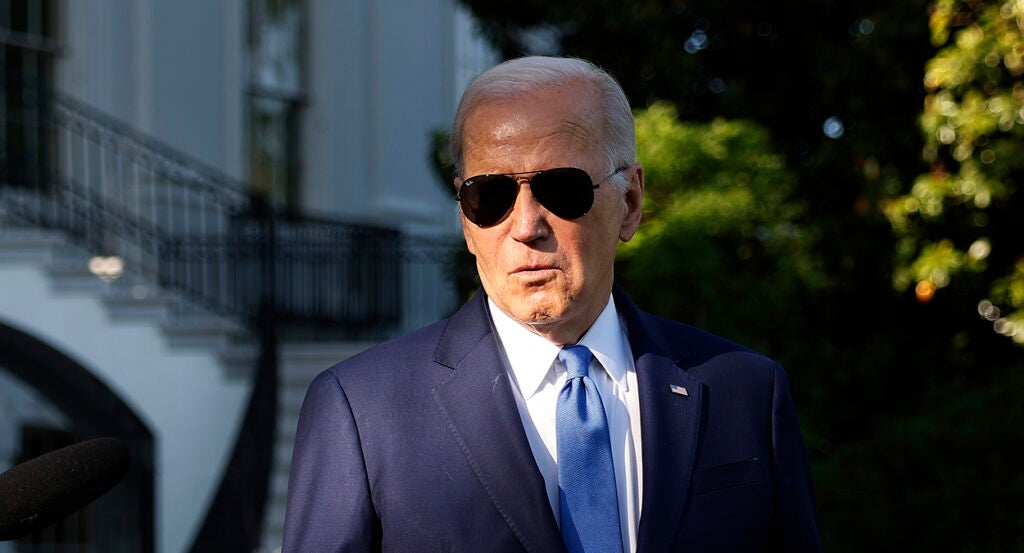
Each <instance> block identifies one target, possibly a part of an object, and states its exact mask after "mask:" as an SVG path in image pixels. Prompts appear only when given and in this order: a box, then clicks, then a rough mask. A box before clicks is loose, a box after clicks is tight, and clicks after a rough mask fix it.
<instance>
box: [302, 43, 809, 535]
mask: <svg viewBox="0 0 1024 553" xmlns="http://www.w3.org/2000/svg"><path fill="white" fill-rule="evenodd" d="M452 152H453V155H454V158H455V160H456V172H457V175H458V176H457V177H456V179H455V186H456V188H457V189H458V191H459V192H458V193H459V202H460V207H461V213H462V228H463V233H464V235H465V239H466V244H467V246H468V248H469V251H470V252H471V253H473V254H474V255H475V256H476V263H477V271H478V273H479V275H480V281H481V283H482V290H481V291H479V292H478V293H477V294H476V296H475V297H474V298H473V299H472V300H470V302H469V303H467V304H466V305H465V306H463V307H462V309H461V310H459V311H458V312H457V313H456V314H455V315H453V316H452V317H451V318H450V319H448V320H445V321H441V322H439V323H436V324H434V325H433V326H430V327H428V328H426V329H423V330H420V331H418V332H415V333H413V334H410V335H407V336H404V337H401V338H398V339H397V340H394V341H391V342H388V343H385V344H382V345H380V346H377V347H375V348H372V349H370V350H368V351H366V352H364V353H362V354H360V355H358V356H356V357H353V358H351V359H349V360H346V361H344V362H342V363H339V364H338V365H335V366H334V367H331V368H330V369H328V370H327V371H325V372H324V373H322V374H320V375H319V376H318V377H317V378H316V380H315V381H314V382H313V383H312V384H311V386H310V389H309V392H308V394H307V396H306V399H305V402H304V404H303V407H302V413H301V416H300V420H299V429H298V434H297V436H296V444H295V451H294V454H293V459H292V472H291V481H290V484H289V500H288V511H287V515H286V521H285V543H284V550H285V552H291V553H299V552H313V551H382V550H383V551H398V552H421V551H469V552H488V551H495V552H499V551H500V552H506V551H507V552H512V551H516V552H520V551H534V552H548V551H600V552H602V553H605V552H609V551H622V552H654V551H686V552H707V551H728V552H743V551H819V550H820V549H821V545H820V541H819V538H818V533H817V528H816V522H815V518H814V513H813V500H812V495H811V486H810V478H809V471H808V464H807V459H806V453H805V451H804V445H803V441H802V438H801V436H800V432H799V428H798V425H797V421H796V418H795V415H794V412H793V406H792V402H791V400H790V396H789V391H788V387H787V383H786V377H785V374H784V372H783V370H782V369H781V368H780V367H779V366H778V365H777V364H775V363H774V362H772V361H771V360H769V359H767V358H765V357H762V356H760V355H758V354H756V353H754V352H752V351H750V350H747V349H745V348H743V347H740V346H737V345H735V344H732V343H730V342H727V341H725V340H722V339H720V338H717V337H715V336H712V335H710V334H707V333H704V332H702V331H699V330H696V329H694V328H691V327H688V326H685V325H682V324H679V323H675V322H671V321H668V320H665V319H661V318H658V317H655V316H652V315H649V314H647V313H644V312H642V311H639V310H638V309H637V308H636V307H635V306H634V305H633V304H632V302H631V301H630V300H629V298H628V297H627V296H626V295H625V293H624V292H623V291H622V290H620V289H618V288H616V287H615V286H614V274H613V265H614V258H615V250H616V246H617V242H618V241H619V240H622V241H627V240H629V239H630V238H632V236H633V234H634V232H635V231H636V229H637V227H638V226H639V224H640V216H641V205H642V200H643V192H644V178H643V169H642V168H641V166H640V165H639V164H638V163H636V160H635V156H636V147H635V134H634V129H633V119H632V115H631V113H630V109H629V105H628V103H627V101H626V98H625V96H624V94H623V93H622V90H621V88H620V87H619V85H618V83H616V82H615V80H614V79H613V78H611V77H610V76H609V75H608V74H606V73H605V72H603V71H601V70H600V69H598V68H597V67H595V66H593V65H592V64H590V63H588V62H585V61H582V60H575V59H564V58H541V57H530V58H520V59H517V60H513V61H509V62H506V63H504V64H501V65H499V66H497V67H495V68H492V69H490V70H488V71H487V72H485V73H483V74H482V75H480V76H479V77H477V79H476V80H475V81H474V82H473V83H472V84H471V85H470V87H469V88H468V89H467V91H466V93H465V94H464V96H463V99H462V102H461V103H460V105H459V108H458V112H457V115H456V119H455V124H454V128H453V132H452ZM579 346H582V347H579Z"/></svg>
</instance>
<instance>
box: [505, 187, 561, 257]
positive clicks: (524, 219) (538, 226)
mask: <svg viewBox="0 0 1024 553" xmlns="http://www.w3.org/2000/svg"><path fill="white" fill-rule="evenodd" d="M547 217H548V211H547V210H546V209H544V206H542V205H540V203H539V202H538V201H537V198H535V197H534V196H533V191H532V190H530V186H529V184H527V183H526V181H525V179H524V180H521V181H519V195H518V196H517V197H516V203H515V205H514V206H512V213H510V214H509V219H510V221H509V223H510V224H511V225H512V227H511V233H512V238H514V239H515V240H516V241H518V242H524V243H529V242H534V241H536V240H540V239H542V238H545V237H547V236H548V234H549V233H550V231H551V227H550V226H548V220H547Z"/></svg>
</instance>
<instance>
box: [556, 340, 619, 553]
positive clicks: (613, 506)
mask: <svg viewBox="0 0 1024 553" xmlns="http://www.w3.org/2000/svg"><path fill="white" fill-rule="evenodd" d="M558 359H560V360H561V361H562V363H563V364H564V365H565V369H566V380H565V387H564V388H562V391H561V392H560V393H559V394H558V405H557V407H556V415H555V427H556V435H557V440H558V502H559V508H560V510H561V518H562V539H563V540H564V541H565V545H566V547H568V549H569V553H609V552H617V553H621V552H622V535H621V534H620V533H619V502H618V496H617V495H616V492H615V470H614V469H613V468H612V448H611V444H610V441H609V437H608V419H607V418H606V417H605V415H604V406H603V405H601V396H600V395H598V393H597V386H595V385H594V381H593V380H591V379H590V377H589V376H588V369H589V367H590V350H589V349H587V348H586V347H585V346H568V347H565V348H562V351H561V352H559V354H558Z"/></svg>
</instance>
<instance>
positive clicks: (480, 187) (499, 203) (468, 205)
mask: <svg viewBox="0 0 1024 553" xmlns="http://www.w3.org/2000/svg"><path fill="white" fill-rule="evenodd" d="M518 188H519V186H518V184H517V183H516V181H515V180H513V179H512V177H507V176H504V175H482V176H479V177H472V178H469V179H466V181H465V182H463V183H462V187H461V188H460V190H459V203H460V204H461V205H462V212H463V213H465V214H466V218H467V219H469V220H470V221H472V222H473V223H474V224H477V225H479V226H481V227H489V226H493V225H496V224H498V223H500V222H501V221H502V220H503V219H504V218H505V216H506V215H508V213H509V212H510V211H511V210H512V206H513V205H514V204H515V202H516V192H517V191H518Z"/></svg>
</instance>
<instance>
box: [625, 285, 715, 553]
mask: <svg viewBox="0 0 1024 553" xmlns="http://www.w3.org/2000/svg"><path fill="white" fill-rule="evenodd" d="M615 301H616V307H617V308H618V310H619V312H620V313H621V314H622V316H623V319H624V320H625V322H626V328H627V329H628V332H629V337H630V347H631V348H632V350H633V357H634V361H635V364H636V375H637V383H638V387H639V393H640V434H641V441H642V448H643V476H644V485H643V488H644V489H643V509H642V512H641V515H640V528H639V529H638V531H637V551H638V552H639V553H654V552H660V551H667V550H668V548H669V546H670V544H671V540H672V538H673V536H675V534H676V530H677V526H678V525H679V521H680V520H681V518H682V514H683V509H684V507H685V506H686V499H687V496H688V492H689V487H690V477H691V474H692V472H693V463H694V457H695V454H696V451H697V445H698V444H697V442H698V439H699V435H700V424H701V415H702V412H703V401H704V398H703V384H702V383H701V381H700V380H697V379H696V378H694V377H692V376H691V375H690V374H689V373H687V372H686V371H685V370H683V369H682V368H680V364H681V363H682V360H683V359H684V358H685V357H686V356H687V353H686V351H685V348H683V347H681V346H680V345H679V344H672V343H670V342H669V341H668V340H666V339H665V338H664V337H663V333H662V331H661V324H662V323H659V322H657V321H656V320H655V319H654V318H653V317H652V316H650V315H647V314H645V313H642V312H641V311H640V310H639V309H637V308H636V306H635V305H633V303H632V302H631V301H630V300H629V299H628V298H627V297H626V295H625V294H624V293H622V291H621V290H619V289H617V288H616V293H615ZM684 390H685V391H684Z"/></svg>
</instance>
